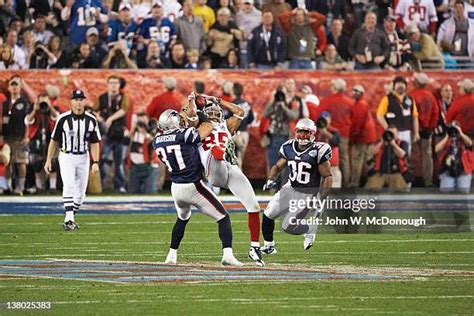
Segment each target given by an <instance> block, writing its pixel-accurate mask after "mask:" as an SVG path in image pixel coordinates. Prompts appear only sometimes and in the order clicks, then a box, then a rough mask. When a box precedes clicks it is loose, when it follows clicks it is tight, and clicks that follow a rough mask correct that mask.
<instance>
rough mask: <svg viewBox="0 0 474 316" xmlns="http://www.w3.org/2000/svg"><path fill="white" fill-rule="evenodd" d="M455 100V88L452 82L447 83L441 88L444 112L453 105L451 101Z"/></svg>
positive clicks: (440, 101)
mask: <svg viewBox="0 0 474 316" xmlns="http://www.w3.org/2000/svg"><path fill="white" fill-rule="evenodd" d="M452 102H453V88H452V87H451V85H450V84H448V83H446V84H444V85H443V86H442V87H441V90H440V100H439V103H440V105H441V110H442V112H443V113H444V114H446V113H447V112H448V110H449V108H450V107H451V103H452Z"/></svg>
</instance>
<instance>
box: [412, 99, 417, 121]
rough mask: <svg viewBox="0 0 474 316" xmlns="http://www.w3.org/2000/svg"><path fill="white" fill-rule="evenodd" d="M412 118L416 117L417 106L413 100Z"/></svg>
mask: <svg viewBox="0 0 474 316" xmlns="http://www.w3.org/2000/svg"><path fill="white" fill-rule="evenodd" d="M413 117H418V106H417V105H416V102H415V100H413Z"/></svg>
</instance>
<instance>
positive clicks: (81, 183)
mask: <svg viewBox="0 0 474 316" xmlns="http://www.w3.org/2000/svg"><path fill="white" fill-rule="evenodd" d="M58 161H59V169H60V172H61V178H62V180H63V202H64V208H65V209H66V211H78V210H79V207H80V206H81V205H82V202H83V201H84V198H85V196H86V190H87V181H88V180H89V164H90V162H89V154H84V155H72V154H66V153H62V152H61V153H59V157H58Z"/></svg>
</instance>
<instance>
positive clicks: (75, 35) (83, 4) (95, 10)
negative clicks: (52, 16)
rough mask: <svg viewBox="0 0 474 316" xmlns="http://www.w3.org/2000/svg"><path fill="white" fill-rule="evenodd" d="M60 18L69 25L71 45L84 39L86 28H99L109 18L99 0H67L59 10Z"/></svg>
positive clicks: (82, 41)
mask: <svg viewBox="0 0 474 316" xmlns="http://www.w3.org/2000/svg"><path fill="white" fill-rule="evenodd" d="M61 19H62V20H63V21H64V22H66V23H68V25H69V40H70V42H71V44H72V45H73V47H77V46H79V44H81V43H84V42H85V41H86V33H87V30H88V29H89V28H91V27H96V28H99V25H100V23H103V24H106V23H107V22H108V20H109V17H108V15H107V11H106V10H105V7H104V5H103V4H102V1H101V0H89V1H87V0H76V1H72V0H70V1H67V2H66V5H65V6H64V8H63V9H62V11H61Z"/></svg>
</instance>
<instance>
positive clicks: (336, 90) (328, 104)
mask: <svg viewBox="0 0 474 316" xmlns="http://www.w3.org/2000/svg"><path fill="white" fill-rule="evenodd" d="M331 90H332V94H331V95H330V96H327V97H325V98H324V99H322V100H321V104H320V105H319V108H318V111H319V113H321V112H324V111H327V112H329V113H330V114H331V121H332V125H333V127H334V128H335V129H337V130H338V131H339V133H340V134H341V139H340V142H339V154H340V168H341V171H342V187H344V188H347V187H348V186H349V181H350V164H349V134H350V129H351V122H352V106H353V104H354V101H353V100H352V99H351V98H349V97H347V96H346V95H344V91H346V82H345V81H344V80H343V79H341V78H336V79H333V80H332V81H331Z"/></svg>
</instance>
